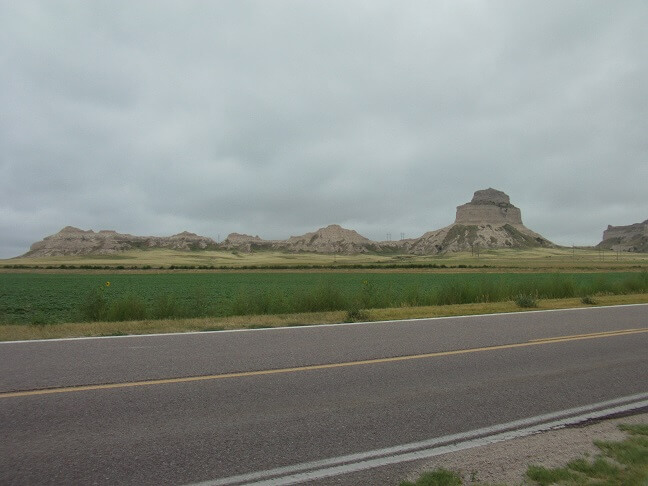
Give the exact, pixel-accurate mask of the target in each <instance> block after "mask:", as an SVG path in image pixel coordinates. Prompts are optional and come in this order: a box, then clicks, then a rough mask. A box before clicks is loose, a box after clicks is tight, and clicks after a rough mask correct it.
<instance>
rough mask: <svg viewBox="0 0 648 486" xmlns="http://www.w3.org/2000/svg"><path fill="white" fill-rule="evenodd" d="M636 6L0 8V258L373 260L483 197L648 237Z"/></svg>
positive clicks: (573, 234) (525, 212) (532, 216)
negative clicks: (194, 241)
mask: <svg viewBox="0 0 648 486" xmlns="http://www.w3.org/2000/svg"><path fill="white" fill-rule="evenodd" d="M646 25H648V2H646V1H644V0H637V1H623V0H618V1H608V0H605V1H594V0H584V1H568V0H557V1H517V0H515V1H513V0H511V1H477V0H473V1H454V0H453V1H429V0H425V1H408V0H404V1H380V0H367V1H354V0H343V1H331V0H326V1H324V0H322V1H307V0H300V1H280V0H274V1H270V0H259V1H242V0H232V1H189V0H177V1H160V0H151V1H138V0H127V1H116V0H109V1H85V0H84V1H56V0H44V1H31V0H20V1H13V0H0V63H1V66H0V258H8V257H13V256H17V255H20V254H22V253H24V252H26V251H27V250H28V249H29V245H30V244H31V243H33V242H35V241H38V240H40V239H42V238H43V237H45V236H47V235H50V234H53V233H56V232H57V231H59V230H60V229H61V228H63V227H64V226H67V225H72V226H76V227H79V228H82V229H93V230H95V231H97V230H100V229H114V230H117V231H119V232H123V233H132V234H136V235H156V236H167V235H172V234H175V233H179V232H181V231H184V230H187V231H191V232H194V233H198V234H200V235H204V236H210V237H212V238H214V239H217V238H219V237H220V239H221V240H222V239H224V238H225V237H226V236H227V234H228V233H230V232H239V233H247V234H252V235H259V236H261V237H262V238H264V239H284V238H288V237H289V236H291V235H300V234H303V233H306V232H308V231H314V230H315V229H317V228H320V227H322V226H326V225H328V224H332V223H337V224H340V225H342V226H344V227H346V228H350V229H354V230H356V231H358V232H359V233H360V234H362V235H364V236H366V237H368V238H371V239H375V240H384V239H386V238H387V233H391V235H392V239H398V238H400V235H401V233H404V234H405V236H406V237H418V236H421V235H422V234H423V233H425V232H426V231H430V230H434V229H438V228H441V227H444V226H447V225H448V224H451V223H452V222H453V221H454V217H455V211H456V207H457V206H458V205H461V204H464V203H466V202H468V201H470V199H471V198H472V195H473V193H474V192H475V191H476V190H478V189H485V188H488V187H493V188H496V189H499V190H502V191H504V192H506V193H507V194H508V195H509V196H510V197H511V202H512V203H513V204H514V205H516V206H517V207H519V208H520V209H521V211H522V219H523V222H524V223H525V225H526V226H527V227H529V228H530V229H532V230H534V231H536V232H538V233H540V234H542V235H543V236H544V237H546V238H548V239H549V240H551V241H553V242H555V243H558V244H562V245H572V244H576V245H594V244H597V243H598V242H600V240H601V236H602V233H603V230H605V229H606V227H607V225H608V224H612V225H626V224H632V223H636V222H641V221H644V220H646V219H647V218H648V198H647V197H646V195H647V192H648V191H647V190H646V188H647V187H648V54H647V53H648V29H647V28H646Z"/></svg>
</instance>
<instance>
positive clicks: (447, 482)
mask: <svg viewBox="0 0 648 486" xmlns="http://www.w3.org/2000/svg"><path fill="white" fill-rule="evenodd" d="M619 429H621V430H623V431H625V432H628V433H629V436H628V437H627V438H626V439H625V440H622V441H595V442H594V444H595V445H596V447H598V449H599V450H600V451H601V454H599V455H597V456H596V457H595V458H593V459H592V460H589V459H586V458H580V459H576V460H573V461H570V462H568V463H567V465H566V466H564V467H557V468H546V467H542V466H529V468H528V469H527V472H526V476H527V479H528V480H531V481H532V482H531V483H530V484H538V485H541V486H548V485H551V484H561V485H565V486H576V485H625V486H633V485H636V486H641V485H645V484H648V424H637V425H623V424H622V425H619ZM478 474H479V472H478V471H477V472H474V473H473V475H474V476H477V475H478ZM473 483H477V484H484V483H479V482H477V481H470V484H473ZM462 484H464V483H463V481H462V479H461V475H460V474H459V473H457V472H455V471H449V470H447V469H437V470H435V471H430V472H426V473H423V474H422V475H421V476H420V477H419V478H418V479H417V480H416V482H414V483H413V482H410V481H403V482H401V483H400V486H461V485H462ZM524 484H529V483H526V482H525V483H524Z"/></svg>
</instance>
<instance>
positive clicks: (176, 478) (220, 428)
mask: <svg viewBox="0 0 648 486" xmlns="http://www.w3.org/2000/svg"><path fill="white" fill-rule="evenodd" d="M647 377H648V305H635V306H621V307H609V308H589V309H581V310H567V311H553V312H528V313H517V314H505V315H492V316H476V317H461V318H446V319H429V320H416V321H400V322H385V323H371V324H352V325H336V326H319V327H294V328H285V329H268V330H254V331H239V332H215V333H196V334H182V335H158V336H138V337H115V338H100V339H76V340H51V341H38V342H17V343H0V436H1V437H2V441H0V484H142V485H145V484H195V483H200V482H211V484H218V483H217V481H218V480H223V478H231V477H233V476H237V475H248V477H251V476H249V475H250V474H251V473H255V472H257V471H264V470H268V469H273V468H278V467H284V466H285V467H290V466H291V465H295V464H301V463H308V462H313V461H320V460H326V459H328V458H334V457H339V456H342V455H350V454H357V453H363V452H365V451H371V450H376V449H382V448H390V447H394V446H398V445H402V444H409V443H412V442H416V441H425V440H429V439H433V438H435V437H441V436H447V435H451V434H457V433H461V432H465V431H470V430H474V429H478V428H480V427H490V426H494V425H497V424H502V423H507V422H511V421H514V420H519V419H525V418H527V417H533V416H537V415H541V414H548V413H552V412H556V411H560V410H565V409H569V408H573V407H580V406H585V405H588V404H592V403H599V402H603V401H606V400H613V399H616V398H618V397H626V396H629V395H634V394H642V393H646V392H648V379H647ZM403 467H407V465H400V466H398V468H395V469H392V470H391V471H385V470H384V468H382V469H380V470H378V469H377V470H375V471H373V470H367V471H365V472H364V473H363V476H362V479H359V478H360V477H359V476H347V477H345V476H344V475H341V476H339V477H329V478H327V479H325V480H321V479H320V480H319V482H318V484H354V483H355V484H359V482H358V481H362V482H364V483H365V484H367V482H369V483H368V484H397V482H398V479H400V478H401V477H402V476H398V475H399V474H401V473H402V470H403ZM389 481H392V482H389ZM226 483H227V482H226V481H225V482H222V484H226ZM206 484H209V483H206ZM230 484H241V483H240V482H238V483H230ZM268 484H271V483H268Z"/></svg>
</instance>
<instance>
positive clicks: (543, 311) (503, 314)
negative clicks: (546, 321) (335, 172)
mask: <svg viewBox="0 0 648 486" xmlns="http://www.w3.org/2000/svg"><path fill="white" fill-rule="evenodd" d="M642 305H646V306H648V303H640V304H615V305H599V306H596V307H571V308H569V309H545V310H529V311H515V312H496V313H493V314H470V315H466V316H442V317H418V318H412V319H396V320H389V321H367V322H337V323H332V324H306V325H299V324H298V325H293V326H281V327H262V328H258V329H223V330H222V331H189V332H166V333H154V334H128V335H125V336H82V337H72V338H52V339H23V340H20V341H0V345H3V344H5V345H6V344H25V343H55V342H60V341H87V340H94V339H129V338H147V337H168V336H192V335H199V334H224V333H233V332H259V331H261V332H263V331H290V330H298V329H310V328H319V327H340V326H365V325H372V324H390V323H399V322H420V321H439V320H448V319H468V318H479V317H494V316H512V315H519V314H541V313H546V312H571V311H590V310H600V309H612V308H616V307H636V306H642Z"/></svg>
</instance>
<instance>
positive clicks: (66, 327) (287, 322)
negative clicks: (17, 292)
mask: <svg viewBox="0 0 648 486" xmlns="http://www.w3.org/2000/svg"><path fill="white" fill-rule="evenodd" d="M595 300H596V304H597V306H610V305H625V304H643V303H648V294H645V293H644V294H631V295H604V296H596V299H595ZM579 307H580V308H582V307H592V306H591V305H586V304H583V302H582V301H581V299H579V298H574V299H546V300H540V301H539V302H538V307H535V308H533V309H532V310H552V309H569V308H579ZM520 310H521V309H520V308H519V307H518V306H517V305H516V304H515V303H514V302H511V301H509V302H492V303H477V304H457V305H442V306H430V307H397V308H386V309H370V310H367V311H366V319H364V320H366V321H388V320H399V319H422V318H432V317H449V316H464V315H479V314H496V313H507V312H519V311H520ZM363 317H364V316H363ZM346 319H347V313H346V312H345V311H335V312H316V313H303V314H279V315H256V316H255V315H251V316H232V317H222V318H215V317H211V318H208V317H205V318H195V319H160V320H143V321H122V322H78V323H61V324H44V325H35V324H6V325H2V326H0V341H17V340H29V339H55V338H71V337H86V336H123V335H130V334H155V333H174V332H195V331H222V330H232V329H258V328H267V327H286V326H304V325H312V324H335V323H341V322H345V320H346Z"/></svg>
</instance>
